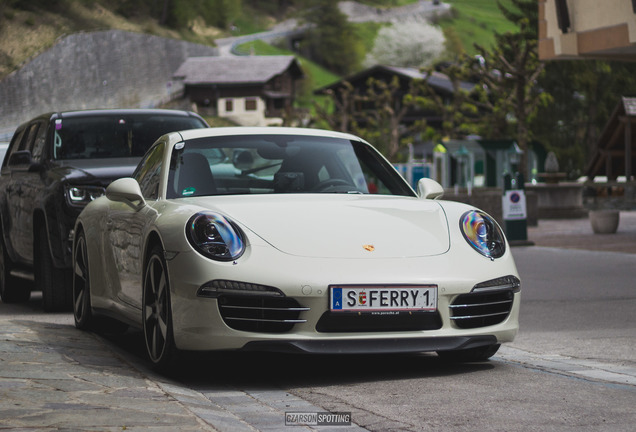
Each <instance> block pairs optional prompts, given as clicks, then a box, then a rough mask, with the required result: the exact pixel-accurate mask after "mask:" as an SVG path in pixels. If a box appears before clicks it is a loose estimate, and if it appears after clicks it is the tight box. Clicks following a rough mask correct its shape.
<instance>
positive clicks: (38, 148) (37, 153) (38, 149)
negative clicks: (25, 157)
mask: <svg viewBox="0 0 636 432" xmlns="http://www.w3.org/2000/svg"><path fill="white" fill-rule="evenodd" d="M46 132H47V127H46V123H40V127H39V128H38V132H37V135H36V136H35V141H34V142H33V150H31V154H32V157H33V160H34V161H38V162H39V161H40V159H41V158H42V151H43V150H44V143H45V142H46Z"/></svg>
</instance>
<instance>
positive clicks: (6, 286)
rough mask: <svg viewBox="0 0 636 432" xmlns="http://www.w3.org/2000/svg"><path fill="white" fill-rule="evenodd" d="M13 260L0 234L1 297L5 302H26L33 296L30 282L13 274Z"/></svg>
mask: <svg viewBox="0 0 636 432" xmlns="http://www.w3.org/2000/svg"><path fill="white" fill-rule="evenodd" d="M13 267H14V266H13V262H12V261H11V258H9V254H8V253H7V249H6V247H5V245H4V239H3V238H2V235H1V234H0V298H2V301H3V302H4V303H24V302H26V301H29V298H31V285H30V284H29V282H27V281H25V280H23V279H20V278H16V277H14V276H12V275H11V270H12V269H13Z"/></svg>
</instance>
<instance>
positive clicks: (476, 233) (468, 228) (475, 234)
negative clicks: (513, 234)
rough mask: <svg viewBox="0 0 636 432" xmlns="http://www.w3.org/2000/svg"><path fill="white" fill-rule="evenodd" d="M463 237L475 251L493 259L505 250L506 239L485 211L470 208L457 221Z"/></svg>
mask: <svg viewBox="0 0 636 432" xmlns="http://www.w3.org/2000/svg"><path fill="white" fill-rule="evenodd" d="M459 226H460V228H461V230H462V234H463V235H464V238H465V239H466V241H467V242H468V244H470V245H471V246H472V247H473V248H474V249H475V250H476V251H477V252H479V253H480V254H482V255H483V256H485V257H487V258H490V259H495V258H499V257H501V256H502V255H503V254H504V253H505V252H506V240H505V238H504V234H503V232H502V231H501V228H499V225H497V223H496V222H495V221H494V219H492V218H491V217H490V216H488V215H487V214H486V213H483V212H480V211H477V210H471V211H468V212H466V213H464V214H463V215H462V217H461V219H460V221H459Z"/></svg>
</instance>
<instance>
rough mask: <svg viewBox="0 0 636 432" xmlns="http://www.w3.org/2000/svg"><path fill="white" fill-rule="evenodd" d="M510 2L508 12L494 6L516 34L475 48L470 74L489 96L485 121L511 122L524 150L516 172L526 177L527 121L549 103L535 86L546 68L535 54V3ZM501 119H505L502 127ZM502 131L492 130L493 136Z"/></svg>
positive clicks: (524, 1)
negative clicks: (512, 26)
mask: <svg viewBox="0 0 636 432" xmlns="http://www.w3.org/2000/svg"><path fill="white" fill-rule="evenodd" d="M510 1H511V3H512V4H513V7H512V8H509V9H508V8H506V7H504V6H503V5H502V4H501V3H500V2H497V4H498V6H499V9H500V10H501V12H502V13H503V15H504V16H505V17H506V18H507V19H508V20H509V21H511V22H514V23H516V24H517V25H518V31H515V32H506V33H504V34H495V41H496V43H495V45H494V46H493V48H491V49H486V48H484V47H481V46H477V45H476V46H475V48H476V49H477V51H478V52H479V53H480V57H479V58H478V59H477V61H475V62H473V71H474V72H475V73H477V75H478V76H479V77H480V80H481V83H482V84H483V85H484V86H485V89H486V91H487V93H488V96H487V98H483V97H482V98H481V101H482V102H483V103H484V104H485V105H484V106H487V105H488V104H490V116H485V120H486V122H487V123H490V124H495V125H500V126H505V125H507V124H508V123H509V122H512V123H513V125H514V132H513V133H512V136H513V137H514V138H515V140H516V142H517V144H518V146H519V148H520V149H521V150H522V151H523V154H522V155H521V161H520V164H519V171H520V172H521V173H522V174H524V176H525V177H526V178H527V174H528V173H527V163H526V160H527V154H528V143H529V142H530V140H531V138H532V133H531V129H530V122H531V119H532V117H534V116H535V115H536V112H537V109H538V108H539V106H540V105H544V104H546V103H548V102H549V100H550V95H549V94H548V93H546V92H544V91H542V90H541V89H539V88H538V87H537V85H536V84H537V80H538V79H539V78H540V77H541V75H542V73H543V70H544V67H545V65H544V63H542V62H541V61H539V57H538V52H537V22H538V9H537V3H536V1H535V0H510ZM486 102H487V103H486ZM502 119H506V121H505V124H504V123H502V122H501V120H502ZM493 120H494V121H493ZM501 132H503V131H493V133H494V134H497V133H501Z"/></svg>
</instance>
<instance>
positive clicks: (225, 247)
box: [186, 212, 245, 261]
mask: <svg viewBox="0 0 636 432" xmlns="http://www.w3.org/2000/svg"><path fill="white" fill-rule="evenodd" d="M186 237H187V238H188V241H189V242H190V244H191V245H192V247H193V248H194V249H195V250H196V251H197V252H199V253H200V254H202V255H203V256H205V257H207V258H210V259H213V260H217V261H232V260H235V259H237V258H239V257H240V256H241V255H243V252H244V251H245V242H244V241H243V234H242V232H241V230H240V229H239V228H238V227H237V226H236V225H235V224H234V223H232V222H230V221H228V220H227V219H226V218H225V217H223V216H221V215H219V214H216V213H208V212H205V213H203V212H202V213H197V214H195V215H194V216H192V217H191V218H190V220H189V221H188V224H187V225H186Z"/></svg>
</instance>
